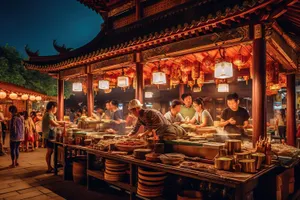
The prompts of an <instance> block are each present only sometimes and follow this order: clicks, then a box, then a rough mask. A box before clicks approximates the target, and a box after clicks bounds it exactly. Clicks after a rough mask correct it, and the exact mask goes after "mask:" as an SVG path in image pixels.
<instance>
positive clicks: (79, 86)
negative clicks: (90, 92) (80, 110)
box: [72, 82, 82, 92]
mask: <svg viewBox="0 0 300 200" xmlns="http://www.w3.org/2000/svg"><path fill="white" fill-rule="evenodd" d="M72 90H73V92H81V91H82V83H80V82H77V83H73V87H72Z"/></svg>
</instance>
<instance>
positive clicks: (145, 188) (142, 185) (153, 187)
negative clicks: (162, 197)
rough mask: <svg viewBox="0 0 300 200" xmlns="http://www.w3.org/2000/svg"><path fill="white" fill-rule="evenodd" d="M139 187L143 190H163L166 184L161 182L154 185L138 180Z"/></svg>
mask: <svg viewBox="0 0 300 200" xmlns="http://www.w3.org/2000/svg"><path fill="white" fill-rule="evenodd" d="M138 188H139V189H140V190H143V191H149V192H151V191H163V189H164V185H163V184H161V185H154V186H150V185H144V184H142V183H140V182H138Z"/></svg>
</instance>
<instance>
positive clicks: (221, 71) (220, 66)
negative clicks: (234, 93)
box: [215, 61, 233, 79]
mask: <svg viewBox="0 0 300 200" xmlns="http://www.w3.org/2000/svg"><path fill="white" fill-rule="evenodd" d="M231 77H233V68H232V63H230V62H225V61H223V62H219V63H217V64H216V65H215V78H219V79H225V78H231Z"/></svg>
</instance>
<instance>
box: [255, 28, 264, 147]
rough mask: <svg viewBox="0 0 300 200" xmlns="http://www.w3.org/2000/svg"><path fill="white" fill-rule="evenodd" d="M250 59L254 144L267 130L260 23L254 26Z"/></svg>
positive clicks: (262, 34) (262, 36) (262, 44)
mask: <svg viewBox="0 0 300 200" xmlns="http://www.w3.org/2000/svg"><path fill="white" fill-rule="evenodd" d="M252 59H253V60H252V75H253V80H252V118H253V135H252V142H253V145H255V144H256V141H258V139H259V137H260V136H262V137H264V136H266V132H267V130H266V122H267V112H266V109H267V96H266V41H265V38H264V33H263V26H262V25H261V24H257V25H255V26H254V40H253V57H252Z"/></svg>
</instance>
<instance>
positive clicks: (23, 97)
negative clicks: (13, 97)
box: [21, 94, 29, 101]
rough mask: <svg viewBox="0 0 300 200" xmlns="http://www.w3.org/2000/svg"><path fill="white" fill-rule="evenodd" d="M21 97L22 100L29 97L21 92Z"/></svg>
mask: <svg viewBox="0 0 300 200" xmlns="http://www.w3.org/2000/svg"><path fill="white" fill-rule="evenodd" d="M21 99H22V100H23V101H26V100H28V99H29V96H28V95H27V94H23V95H22V96H21Z"/></svg>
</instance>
